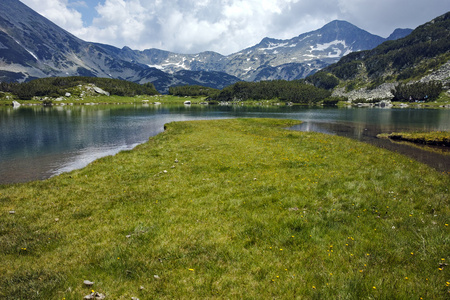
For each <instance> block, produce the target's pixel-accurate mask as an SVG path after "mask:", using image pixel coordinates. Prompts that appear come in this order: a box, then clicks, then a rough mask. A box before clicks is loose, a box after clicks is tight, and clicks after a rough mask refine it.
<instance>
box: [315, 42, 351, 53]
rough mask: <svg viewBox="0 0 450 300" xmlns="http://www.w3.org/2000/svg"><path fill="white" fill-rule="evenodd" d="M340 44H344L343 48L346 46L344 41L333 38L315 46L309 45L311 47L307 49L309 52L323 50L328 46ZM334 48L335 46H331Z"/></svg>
mask: <svg viewBox="0 0 450 300" xmlns="http://www.w3.org/2000/svg"><path fill="white" fill-rule="evenodd" d="M339 44H341V45H342V46H344V48H347V45H346V44H345V41H340V40H335V41H332V42H329V43H325V44H317V45H316V46H310V47H311V49H310V50H308V51H309V52H312V51H324V50H327V49H328V48H330V47H331V46H337V45H339ZM333 49H336V48H333Z"/></svg>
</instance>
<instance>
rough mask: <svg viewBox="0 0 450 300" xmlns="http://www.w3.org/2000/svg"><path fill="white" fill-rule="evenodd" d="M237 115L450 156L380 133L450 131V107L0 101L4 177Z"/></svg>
mask: <svg viewBox="0 0 450 300" xmlns="http://www.w3.org/2000/svg"><path fill="white" fill-rule="evenodd" d="M235 117H269V118H291V119H298V120H301V121H303V122H304V123H303V124H301V125H299V126H295V127H294V128H292V129H293V130H303V131H318V132H324V133H329V134H337V135H343V136H348V137H351V138H355V139H358V140H361V141H365V142H369V143H373V144H376V145H377V146H379V147H384V148H387V149H390V150H393V151H398V152H400V153H404V154H406V155H409V156H411V157H413V158H415V159H417V160H419V161H422V162H425V163H427V164H429V165H430V166H432V167H434V168H436V169H437V170H439V171H442V172H449V171H450V156H449V155H442V154H436V153H430V152H428V151H423V150H420V149H417V148H415V147H410V146H405V145H398V144H394V143H391V142H390V141H388V140H380V139H376V138H375V136H376V135H377V134H378V133H383V132H387V133H390V132H392V131H417V130H421V131H432V130H450V110H433V109H407V108H406V109H379V108H341V109H338V108H305V107H296V106H294V107H285V106H282V107H254V108H248V107H227V106H197V105H193V106H154V105H148V106H145V105H139V106H104V105H98V106H64V107H41V106H33V107H23V106H22V107H20V108H17V109H13V108H12V107H0V184H4V183H16V182H26V181H31V180H36V179H45V178H49V177H51V176H53V175H57V174H60V173H62V172H66V171H70V170H73V169H78V168H82V167H84V166H86V165H87V164H89V163H90V162H92V161H93V160H95V159H97V158H100V157H102V156H106V155H113V154H116V153H117V152H119V151H121V150H126V149H132V148H133V147H135V146H136V145H138V144H140V143H143V142H145V141H147V140H148V138H149V137H151V136H154V135H156V134H158V133H160V132H162V131H163V130H164V124H165V123H168V122H172V121H187V120H200V119H219V118H235Z"/></svg>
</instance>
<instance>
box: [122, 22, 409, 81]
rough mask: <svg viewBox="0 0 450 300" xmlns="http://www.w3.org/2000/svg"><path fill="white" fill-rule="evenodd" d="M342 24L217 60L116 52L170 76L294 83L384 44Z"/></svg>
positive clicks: (268, 42)
mask: <svg viewBox="0 0 450 300" xmlns="http://www.w3.org/2000/svg"><path fill="white" fill-rule="evenodd" d="M409 32H411V30H408V29H405V30H400V29H397V30H396V31H394V33H393V34H392V35H391V36H390V38H392V39H393V38H400V37H403V36H406V35H407V34H409ZM386 40H387V39H384V38H382V37H379V36H377V35H373V34H370V33H369V32H367V31H365V30H362V29H360V28H358V27H356V26H354V25H352V24H350V23H348V22H346V21H338V20H336V21H332V22H330V23H328V24H326V25H325V26H323V27H322V28H320V29H318V30H315V31H311V32H307V33H304V34H301V35H299V36H297V37H294V38H292V39H288V40H278V39H272V38H264V39H263V40H262V41H261V42H260V43H259V44H257V45H255V46H253V47H250V48H246V49H244V50H241V51H239V52H237V53H234V54H231V55H228V56H223V55H221V54H218V53H215V52H202V53H198V54H178V53H172V52H168V51H162V50H158V49H149V50H144V51H136V50H135V51H133V50H131V49H130V48H128V47H124V48H123V49H121V51H120V53H117V54H118V55H119V56H120V57H121V58H123V59H125V60H127V61H128V62H137V63H140V64H144V65H148V66H151V67H155V68H158V69H160V70H163V71H165V72H169V73H174V72H177V71H180V70H192V71H199V70H203V71H218V72H225V73H228V74H230V75H233V76H236V77H238V78H240V79H242V80H246V81H259V80H272V79H286V80H293V79H300V78H304V77H306V76H307V75H309V74H313V73H314V72H317V71H318V70H320V69H322V68H324V67H325V66H327V65H329V64H331V63H335V62H337V61H338V60H339V59H340V58H341V57H343V56H344V55H346V54H348V53H350V52H353V51H360V50H367V49H372V48H374V47H376V46H378V45H379V44H381V43H382V42H384V41H386Z"/></svg>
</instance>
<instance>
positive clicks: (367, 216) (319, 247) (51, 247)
mask: <svg viewBox="0 0 450 300" xmlns="http://www.w3.org/2000/svg"><path fill="white" fill-rule="evenodd" d="M297 123H298V121H293V120H274V119H232V120H228V119H227V120H215V121H195V122H177V123H170V124H167V126H166V131H165V132H164V133H162V134H159V135H157V136H155V137H152V138H150V139H149V141H148V142H147V143H145V144H142V145H139V146H137V147H136V148H135V149H133V150H131V151H124V152H121V153H119V154H117V155H116V156H110V157H105V158H102V159H99V160H97V161H95V162H93V163H91V164H90V165H89V166H87V167H86V168H84V169H81V170H76V171H73V172H70V173H66V174H62V175H60V176H57V177H54V178H51V179H48V180H45V181H36V182H31V183H27V184H14V185H6V186H0V206H1V210H0V214H1V222H0V226H1V227H0V243H1V245H2V247H1V248H0V257H1V260H2V264H1V265H0V298H5V299H81V298H82V297H84V296H85V295H87V294H89V293H90V292H91V290H95V291H97V292H100V293H103V294H105V295H106V296H107V299H130V298H131V297H137V298H140V299H155V298H156V299H174V298H179V299H205V298H213V299H214V298H217V299H219V298H246V299H254V298H261V297H262V298H280V299H281V298H299V299H311V298H317V299H324V298H335V299H336V298H355V299H369V298H390V299H392V298H400V299H402V298H404V299H406V298H408V299H411V298H412V299H414V298H416V299H418V298H420V297H423V298H424V299H427V298H428V299H429V298H432V299H445V298H448V297H449V295H450V293H449V291H450V287H449V285H450V283H449V279H450V268H449V267H447V263H448V262H449V260H450V252H449V243H450V234H449V233H450V228H449V224H448V223H449V219H450V218H449V217H450V208H449V192H448V187H449V186H450V176H447V175H443V174H440V173H438V172H436V171H434V170H432V169H431V168H429V167H427V166H425V165H423V164H420V163H418V162H415V161H412V160H410V159H409V158H407V157H404V156H401V155H398V154H396V153H391V152H388V151H386V150H383V149H379V148H376V147H373V146H370V145H366V144H363V143H359V142H356V141H352V140H350V139H346V138H342V137H337V136H328V135H324V134H320V133H311V132H295V131H288V130H285V129H283V128H286V127H289V126H293V125H294V124H297ZM83 280H91V281H93V282H94V285H93V286H92V287H86V286H84V284H83ZM141 287H142V288H141Z"/></svg>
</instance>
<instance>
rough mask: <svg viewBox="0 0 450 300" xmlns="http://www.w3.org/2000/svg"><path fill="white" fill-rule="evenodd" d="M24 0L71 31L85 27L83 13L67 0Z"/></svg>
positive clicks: (23, 0)
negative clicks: (72, 6) (70, 5)
mask: <svg viewBox="0 0 450 300" xmlns="http://www.w3.org/2000/svg"><path fill="white" fill-rule="evenodd" d="M22 2H23V3H24V4H26V5H28V6H29V7H31V8H32V9H33V10H35V11H36V12H38V13H40V14H41V15H43V16H44V17H46V18H47V19H49V20H50V21H52V22H53V23H55V24H56V25H58V26H60V27H62V28H64V29H65V30H67V31H69V32H71V33H74V32H76V30H78V29H80V28H81V27H83V21H82V18H81V17H82V16H81V13H79V12H78V11H77V10H75V9H72V8H70V7H69V3H68V2H67V0H22ZM79 3H81V2H80V1H79Z"/></svg>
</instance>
